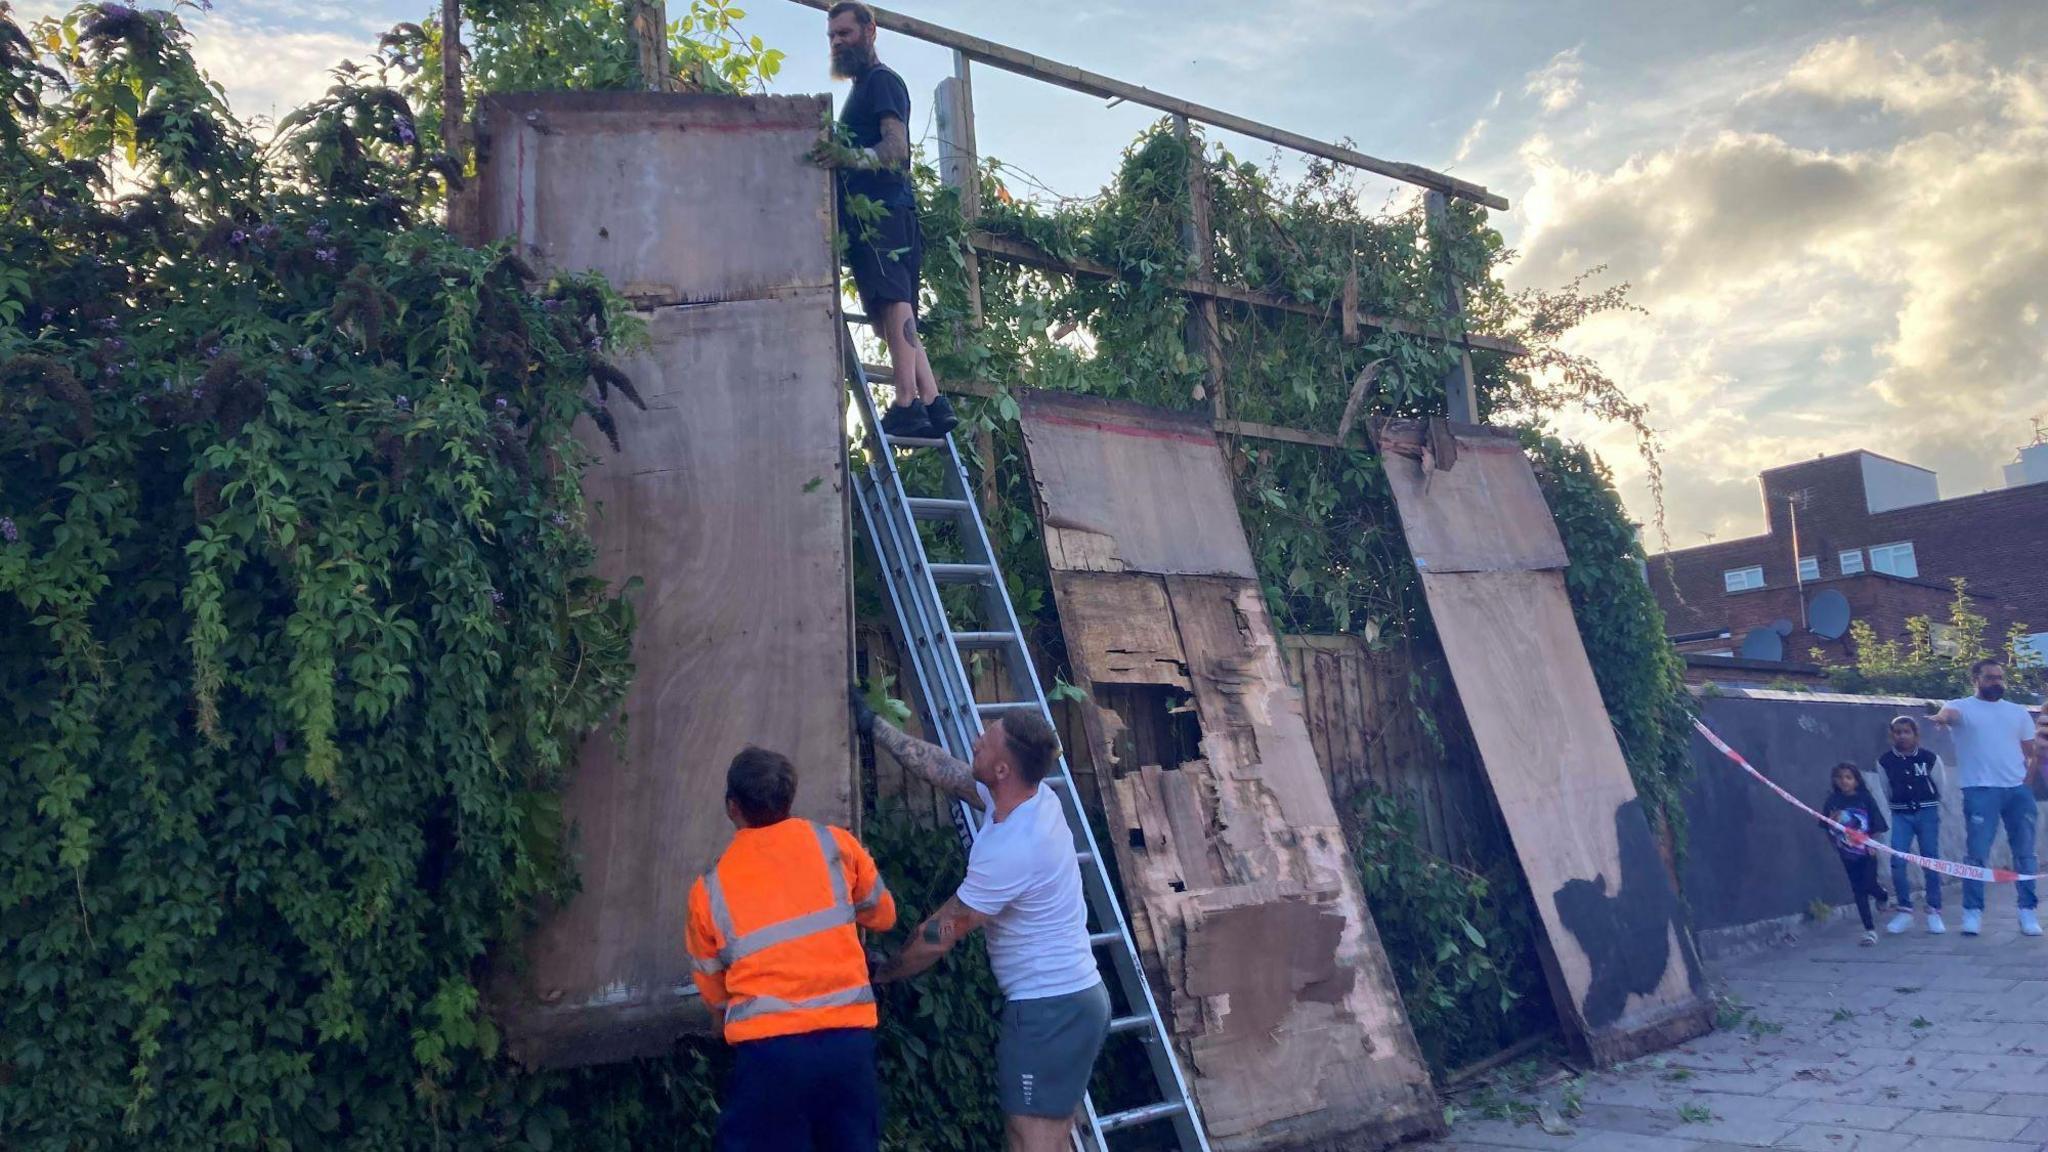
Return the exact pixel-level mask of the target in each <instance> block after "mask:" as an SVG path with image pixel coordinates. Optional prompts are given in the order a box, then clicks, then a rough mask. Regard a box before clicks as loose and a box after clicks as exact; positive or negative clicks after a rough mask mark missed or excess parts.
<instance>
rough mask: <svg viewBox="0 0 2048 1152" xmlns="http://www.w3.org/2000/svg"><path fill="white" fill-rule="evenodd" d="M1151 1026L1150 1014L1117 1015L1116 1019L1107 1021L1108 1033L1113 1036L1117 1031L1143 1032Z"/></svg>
mask: <svg viewBox="0 0 2048 1152" xmlns="http://www.w3.org/2000/svg"><path fill="white" fill-rule="evenodd" d="M1151 1027H1152V1018H1151V1017H1150V1016H1139V1015H1135V1014H1134V1015H1130V1016H1119V1017H1117V1018H1116V1019H1114V1020H1111V1021H1110V1022H1109V1034H1110V1035H1112V1036H1114V1035H1116V1034H1117V1033H1119V1032H1145V1031H1149V1030H1150V1029H1151Z"/></svg>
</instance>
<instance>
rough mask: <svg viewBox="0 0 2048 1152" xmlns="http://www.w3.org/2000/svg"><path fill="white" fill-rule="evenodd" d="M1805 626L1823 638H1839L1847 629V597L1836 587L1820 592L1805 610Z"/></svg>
mask: <svg viewBox="0 0 2048 1152" xmlns="http://www.w3.org/2000/svg"><path fill="white" fill-rule="evenodd" d="M1806 626H1807V627H1808V628H1809V629H1811V630H1812V632H1813V634H1814V635H1815V636H1818V637H1820V638H1821V639H1823V640H1840V639H1841V638H1842V635H1843V633H1845V632H1847V631H1849V598H1848V597H1847V596H1844V595H1842V593H1841V590H1840V589H1838V588H1829V589H1826V590H1825V591H1823V592H1821V593H1820V594H1819V595H1817V596H1815V597H1814V598H1813V605H1812V606H1811V607H1809V608H1808V609H1807V610H1806Z"/></svg>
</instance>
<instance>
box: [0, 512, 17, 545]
mask: <svg viewBox="0 0 2048 1152" xmlns="http://www.w3.org/2000/svg"><path fill="white" fill-rule="evenodd" d="M19 539H21V529H19V528H16V527H15V526H14V519H13V518H12V517H9V516H0V540H5V541H7V542H8V543H9V544H12V543H14V542H15V541H16V540H19Z"/></svg>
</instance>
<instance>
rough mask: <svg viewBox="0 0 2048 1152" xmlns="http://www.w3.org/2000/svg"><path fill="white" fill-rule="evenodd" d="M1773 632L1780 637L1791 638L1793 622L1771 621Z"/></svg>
mask: <svg viewBox="0 0 2048 1152" xmlns="http://www.w3.org/2000/svg"><path fill="white" fill-rule="evenodd" d="M1771 631H1773V632H1776V633H1777V634H1778V635H1780V636H1790V635H1791V634H1792V622H1791V621H1790V620H1773V621H1771Z"/></svg>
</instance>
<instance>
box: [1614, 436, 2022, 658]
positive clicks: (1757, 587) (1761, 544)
mask: <svg viewBox="0 0 2048 1152" xmlns="http://www.w3.org/2000/svg"><path fill="white" fill-rule="evenodd" d="M2015 478H2016V479H2022V480H2024V479H2025V478H2024V477H2015ZM1761 479H1762V486H1763V497H1764V516H1765V523H1766V532H1765V534H1764V535H1761V536H1751V537H1747V538H1745V539H1741V540H1726V541H1720V542H1717V543H1713V544H1707V545H1703V546H1701V547H1698V548H1684V549H1680V550H1678V551H1674V552H1671V553H1669V554H1668V555H1669V559H1670V561H1671V565H1670V568H1669V569H1667V568H1666V566H1665V564H1664V558H1663V557H1658V558H1655V559H1653V560H1652V561H1651V563H1650V584H1651V586H1652V587H1653V588H1654V589H1655V590H1656V592H1657V599H1658V601H1659V602H1660V603H1662V604H1663V606H1664V613H1665V617H1666V620H1667V622H1668V627H1669V629H1670V632H1671V635H1672V638H1673V640H1674V641H1675V642H1677V643H1678V645H1679V648H1680V650H1681V651H1684V652H1687V653H1688V654H1701V655H1717V656H1722V657H1731V656H1740V655H1741V652H1742V644H1743V640H1744V638H1745V637H1746V636H1748V635H1749V633H1750V632H1751V631H1752V630H1755V629H1768V628H1771V627H1772V626H1773V625H1778V626H1779V630H1780V631H1783V625H1784V623H1785V622H1789V623H1790V624H1791V625H1792V628H1791V634H1790V635H1789V636H1788V637H1786V639H1785V640H1784V643H1783V647H1784V658H1785V659H1786V660H1787V661H1808V660H1810V659H1811V653H1812V652H1813V651H1814V650H1818V651H1819V652H1820V653H1821V654H1822V659H1823V660H1824V661H1826V662H1828V663H1840V662H1844V661H1845V660H1846V658H1847V656H1848V651H1847V640H1848V638H1847V636H1846V635H1845V636H1843V637H1842V638H1840V639H1827V638H1824V637H1821V636H1818V635H1815V634H1813V632H1811V631H1810V630H1809V629H1808V628H1807V627H1806V626H1805V623H1804V620H1805V614H1806V612H1807V609H1808V607H1809V606H1810V605H1812V604H1813V603H1814V598H1815V597H1816V596H1818V595H1820V594H1821V593H1822V592H1823V591H1825V590H1828V589H1833V590H1835V591H1838V592H1840V593H1841V594H1842V596H1843V597H1844V598H1845V599H1847V601H1848V603H1849V609H1850V615H1851V618H1852V619H1856V620H1863V621H1866V622H1868V623H1869V624H1870V625H1871V627H1873V628H1874V629H1875V630H1876V632H1877V635H1878V636H1879V638H1881V639H1894V638H1902V637H1903V636H1904V635H1905V622H1906V620H1907V618H1908V617H1912V616H1931V617H1933V618H1934V619H1936V620H1937V621H1938V620H1941V619H1944V618H1946V616H1947V614H1948V606H1949V602H1950V600H1951V599H1952V598H1953V589H1952V588H1951V585H1950V581H1951V580H1953V579H1955V578H1957V577H1961V578H1962V579H1964V580H1966V581H1967V582H1968V585H1969V592H1970V596H1971V598H1972V599H1973V600H1974V601H1975V602H1976V604H1977V609H1978V611H1980V612H1982V613H1983V614H1984V615H1985V616H1986V617H1988V618H1989V619H1990V621H1991V626H1990V634H1991V635H1992V636H1994V637H2003V636H2004V635H2005V631H2006V629H2007V627H2008V626H2009V625H2011V624H2012V623H2014V622H2018V623H2021V624H2023V625H2025V626H2026V627H2027V629H2028V632H2029V634H2030V635H2031V636H2032V638H2033V644H2034V648H2035V651H2037V652H2039V653H2041V654H2042V655H2043V656H2044V657H2048V483H2040V482H2033V483H2026V482H2022V483H2017V484H2014V485H2012V486H2010V487H2006V488H2003V489H1999V490H1997V491H1992V492H1983V493H1979V494H1977V495H1974V496H1959V497H1955V498H1953V499H1949V500H1943V499H1942V498H1941V495H1940V491H1939V489H1938V485H1937V481H1936V477H1935V474H1934V473H1933V472H1931V471H1928V470H1927V469H1925V468H1918V467H1915V466H1913V465H1911V464H1905V463H1901V462H1900V461H1897V460H1891V459H1888V458H1886V457H1883V456H1879V455H1877V454H1875V453H1872V452H1849V453H1845V454H1843V455H1840V456H1823V457H1821V458H1819V459H1817V460H1808V461H1805V462H1802V463H1799V464H1790V465H1787V466H1785V467H1783V468H1773V469H1771V470H1769V471H1767V472H1765V473H1764V474H1763V476H1762V477H1761ZM1795 520H1796V524H1797V539H1798V547H1797V550H1796V551H1795V550H1794V545H1793V540H1794V524H1795ZM1795 557H1796V558H1797V559H1796V562H1795ZM1674 585H1675V587H1674ZM1702 663H1704V662H1702Z"/></svg>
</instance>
